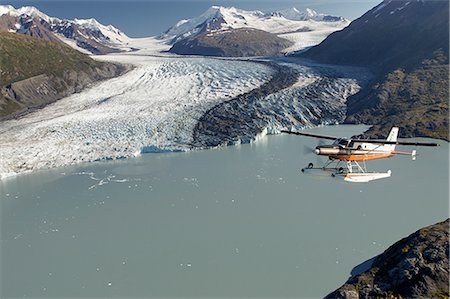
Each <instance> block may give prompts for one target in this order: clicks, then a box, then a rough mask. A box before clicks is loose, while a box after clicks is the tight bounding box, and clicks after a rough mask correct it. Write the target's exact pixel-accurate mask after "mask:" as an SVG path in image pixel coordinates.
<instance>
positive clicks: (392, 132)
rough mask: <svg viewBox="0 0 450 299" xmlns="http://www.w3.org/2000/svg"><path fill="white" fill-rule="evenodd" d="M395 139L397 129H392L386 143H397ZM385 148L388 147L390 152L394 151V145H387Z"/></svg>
mask: <svg viewBox="0 0 450 299" xmlns="http://www.w3.org/2000/svg"><path fill="white" fill-rule="evenodd" d="M397 137H398V127H392V129H391V131H390V132H389V135H388V138H387V139H386V141H397ZM387 146H389V147H390V148H391V150H395V144H389V145H387Z"/></svg>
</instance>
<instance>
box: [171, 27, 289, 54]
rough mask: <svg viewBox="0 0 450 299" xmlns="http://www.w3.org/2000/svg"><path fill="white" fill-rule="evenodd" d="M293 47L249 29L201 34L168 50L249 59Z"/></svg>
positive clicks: (269, 35) (286, 41) (271, 36)
mask: <svg viewBox="0 0 450 299" xmlns="http://www.w3.org/2000/svg"><path fill="white" fill-rule="evenodd" d="M293 44H294V43H293V42H291V41H289V40H287V39H284V38H280V37H278V36H277V35H275V34H272V33H269V32H266V31H263V30H258V29H252V28H239V29H230V30H226V31H220V32H217V33H216V34H209V33H203V34H201V35H197V36H195V37H193V38H186V39H183V40H180V41H178V42H176V43H175V44H174V45H173V46H172V48H171V49H170V50H169V51H170V52H172V53H176V54H182V55H203V56H225V57H249V56H275V55H279V54H280V53H282V51H283V50H284V49H286V48H288V47H290V46H292V45H293Z"/></svg>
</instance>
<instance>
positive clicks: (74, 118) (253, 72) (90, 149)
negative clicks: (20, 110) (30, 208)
mask: <svg viewBox="0 0 450 299" xmlns="http://www.w3.org/2000/svg"><path fill="white" fill-rule="evenodd" d="M102 59H107V60H111V61H116V62H120V63H127V64H133V65H135V66H136V68H135V69H134V70H132V71H131V72H129V73H127V74H125V75H123V76H121V77H118V78H114V79H111V80H108V81H105V82H103V83H100V84H98V85H96V86H93V87H92V88H90V89H87V90H85V91H83V92H81V93H78V94H74V95H72V96H70V97H67V98H64V99H61V100H59V101H58V102H56V103H54V104H52V105H49V106H47V107H45V108H43V109H41V110H38V111H35V112H33V113H31V114H28V115H27V116H25V117H22V118H20V119H17V120H10V121H4V122H1V123H0V144H1V145H2V146H1V147H0V178H5V177H7V176H11V175H15V174H17V173H21V172H26V171H31V170H34V169H40V168H52V167H57V166H64V165H70V164H75V163H80V162H83V161H96V160H104V159H117V158H122V157H130V156H133V155H138V154H140V153H141V152H148V151H158V150H185V149H188V148H189V143H190V142H191V138H192V130H193V127H194V126H195V124H196V121H197V119H198V118H199V117H200V116H201V115H202V114H203V113H204V112H205V111H206V110H207V109H209V108H210V107H212V106H214V105H215V104H216V103H219V102H222V101H224V100H227V99H230V98H232V97H235V96H237V95H239V94H242V93H245V92H248V91H250V90H252V89H254V88H257V87H258V86H260V85H261V84H263V83H264V82H266V81H267V80H269V79H270V78H271V73H272V70H271V69H270V68H269V67H266V66H264V65H261V64H257V63H252V62H243V61H226V60H217V59H204V58H161V57H157V58H156V57H150V56H140V55H120V54H119V55H115V56H114V55H108V56H102Z"/></svg>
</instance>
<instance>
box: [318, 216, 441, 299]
mask: <svg viewBox="0 0 450 299" xmlns="http://www.w3.org/2000/svg"><path fill="white" fill-rule="evenodd" d="M448 256H449V219H447V220H446V221H443V222H440V223H437V224H434V225H430V226H428V227H425V228H422V229H420V230H418V231H417V232H415V233H413V234H411V235H410V236H408V237H406V238H404V239H402V240H400V241H398V242H397V243H395V244H394V245H392V246H391V247H389V248H388V249H387V250H386V251H385V252H383V253H382V254H380V255H379V256H377V257H376V258H375V260H374V261H373V264H372V266H371V268H370V269H368V270H367V271H365V272H363V273H360V274H358V275H356V276H354V277H352V278H350V279H349V280H348V281H347V282H346V283H345V284H344V285H343V286H342V287H340V288H339V289H337V290H336V291H334V292H333V293H331V294H329V295H328V296H326V297H325V298H330V299H331V298H348V299H350V298H351V299H358V298H448V297H449V295H450V293H449V284H448V283H449V260H448Z"/></svg>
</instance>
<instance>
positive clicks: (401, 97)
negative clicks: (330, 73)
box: [300, 0, 449, 140]
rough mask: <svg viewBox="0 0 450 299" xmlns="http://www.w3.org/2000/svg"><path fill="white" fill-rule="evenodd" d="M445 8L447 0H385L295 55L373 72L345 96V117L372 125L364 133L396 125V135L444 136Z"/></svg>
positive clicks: (446, 82)
mask: <svg viewBox="0 0 450 299" xmlns="http://www.w3.org/2000/svg"><path fill="white" fill-rule="evenodd" d="M448 11H449V3H448V1H429V0H425V1H388V0H386V1H383V2H382V3H381V4H380V5H378V6H376V7H374V8H373V9H372V10H370V11H368V12H367V13H366V14H364V15H363V16H362V17H361V18H359V19H357V20H355V21H354V22H352V23H351V24H350V25H349V26H348V27H347V28H345V29H344V30H342V31H340V32H336V33H333V34H331V35H330V36H329V37H328V38H327V39H325V40H324V41H323V42H322V43H321V44H320V45H318V46H316V47H313V48H311V49H310V50H309V51H307V52H305V53H302V54H300V55H301V56H302V57H306V58H310V59H313V60H316V61H320V62H325V63H334V64H345V65H359V66H366V67H369V68H370V69H371V70H372V71H373V73H374V74H375V77H374V79H373V81H372V82H371V83H370V84H369V87H368V88H367V89H365V90H363V91H361V92H360V93H358V94H356V95H355V96H353V97H350V98H349V100H348V112H347V119H346V122H348V123H355V122H356V123H367V124H373V125H377V126H376V127H374V128H373V129H372V130H370V131H369V132H368V135H370V136H374V137H378V136H380V135H383V134H386V133H387V131H388V130H389V129H390V127H391V126H394V125H396V126H400V127H401V130H400V135H401V136H402V137H415V136H427V137H434V138H442V139H446V140H448V135H449V131H448V86H449V80H448V63H449V13H448ZM424 113H425V117H422V115H423V114H424ZM405 116H406V117H405Z"/></svg>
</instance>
